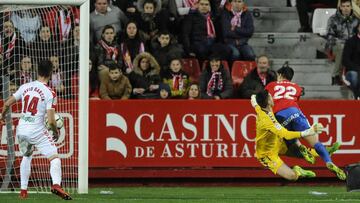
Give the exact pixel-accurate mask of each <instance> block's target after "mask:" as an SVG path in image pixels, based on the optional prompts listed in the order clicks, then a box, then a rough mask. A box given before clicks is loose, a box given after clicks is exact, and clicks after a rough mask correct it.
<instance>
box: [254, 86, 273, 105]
mask: <svg viewBox="0 0 360 203" xmlns="http://www.w3.org/2000/svg"><path fill="white" fill-rule="evenodd" d="M269 97H270V94H269V92H268V91H267V90H261V91H260V92H258V93H257V94H256V102H257V103H258V105H259V106H260V107H261V108H266V107H267V106H268V100H269Z"/></svg>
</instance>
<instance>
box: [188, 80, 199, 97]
mask: <svg viewBox="0 0 360 203" xmlns="http://www.w3.org/2000/svg"><path fill="white" fill-rule="evenodd" d="M200 98H201V96H200V87H199V85H198V84H197V83H192V84H190V86H189V91H188V99H189V100H193V99H200Z"/></svg>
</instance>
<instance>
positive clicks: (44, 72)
mask: <svg viewBox="0 0 360 203" xmlns="http://www.w3.org/2000/svg"><path fill="white" fill-rule="evenodd" d="M53 68H54V66H53V64H52V63H51V61H50V60H47V59H45V60H42V61H40V62H39V64H38V74H39V76H41V77H46V78H49V77H51V74H52V71H53Z"/></svg>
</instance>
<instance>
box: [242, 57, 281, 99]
mask: <svg viewBox="0 0 360 203" xmlns="http://www.w3.org/2000/svg"><path fill="white" fill-rule="evenodd" d="M256 66H257V67H256V68H255V69H254V70H252V71H251V72H249V74H248V75H247V76H246V77H245V78H244V82H243V83H242V84H241V86H240V87H239V90H238V96H239V97H240V98H242V99H250V97H251V95H253V94H256V93H258V92H260V91H262V90H264V88H265V86H266V85H267V84H269V83H270V82H273V81H276V79H277V77H276V73H275V72H274V71H273V70H271V69H270V64H269V58H268V56H266V55H261V56H259V57H258V58H257V59H256Z"/></svg>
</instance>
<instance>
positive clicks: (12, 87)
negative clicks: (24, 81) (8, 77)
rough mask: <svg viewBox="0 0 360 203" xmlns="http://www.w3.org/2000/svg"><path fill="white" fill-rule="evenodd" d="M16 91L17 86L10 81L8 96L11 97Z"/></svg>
mask: <svg viewBox="0 0 360 203" xmlns="http://www.w3.org/2000/svg"><path fill="white" fill-rule="evenodd" d="M17 90H18V86H17V85H16V83H15V82H13V81H10V83H9V92H10V95H13V94H15V92H16V91H17Z"/></svg>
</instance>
